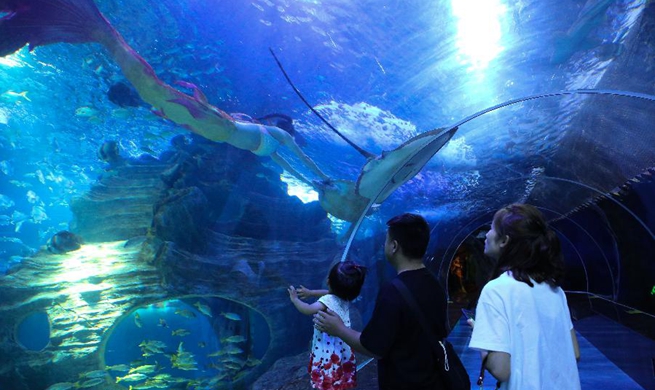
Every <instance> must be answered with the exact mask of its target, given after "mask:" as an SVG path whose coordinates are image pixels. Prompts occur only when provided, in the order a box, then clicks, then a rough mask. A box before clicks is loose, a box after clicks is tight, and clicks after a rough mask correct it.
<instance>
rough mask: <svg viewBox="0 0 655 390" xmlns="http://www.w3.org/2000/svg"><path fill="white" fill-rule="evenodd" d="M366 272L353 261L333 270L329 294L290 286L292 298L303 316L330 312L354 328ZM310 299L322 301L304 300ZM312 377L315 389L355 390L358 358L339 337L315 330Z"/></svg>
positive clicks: (341, 263) (325, 291)
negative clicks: (353, 314) (354, 303)
mask: <svg viewBox="0 0 655 390" xmlns="http://www.w3.org/2000/svg"><path fill="white" fill-rule="evenodd" d="M365 276H366V268H365V267H362V266H360V265H358V264H356V263H354V262H352V261H344V262H339V263H336V264H335V265H334V266H333V267H332V269H331V270H330V274H329V275H328V279H327V284H328V288H329V290H309V289H307V288H305V287H303V286H300V288H299V289H297V290H296V288H295V287H293V286H289V289H288V291H289V298H290V299H291V302H292V303H293V305H294V306H295V307H296V309H298V311H299V312H301V313H303V314H306V315H313V314H316V313H317V312H319V311H321V310H325V309H326V308H329V309H330V310H332V311H333V312H335V313H336V314H337V315H338V316H339V317H341V320H342V321H343V323H344V324H345V325H346V326H350V313H349V311H350V302H351V301H352V300H354V299H355V298H357V296H358V295H359V292H360V291H361V290H362V285H363V284H364V278H365ZM299 296H300V297H301V298H307V297H310V296H317V297H320V298H319V299H318V301H316V302H314V303H312V304H311V305H310V304H308V303H305V302H303V301H301V300H300V298H299ZM308 370H309V374H310V376H311V385H312V388H314V389H334V390H342V389H351V388H353V387H356V386H357V379H356V373H357V365H356V364H355V354H354V353H353V352H352V350H351V349H350V347H349V346H348V344H346V343H344V342H343V341H341V339H339V338H338V337H334V336H330V335H328V334H327V333H323V332H320V331H318V330H317V329H314V336H313V337H312V350H311V353H310V360H309V367H308Z"/></svg>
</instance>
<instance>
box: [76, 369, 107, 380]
mask: <svg viewBox="0 0 655 390" xmlns="http://www.w3.org/2000/svg"><path fill="white" fill-rule="evenodd" d="M106 375H107V372H105V370H93V371H87V372H85V373H82V374H80V378H87V379H90V378H105V376H106Z"/></svg>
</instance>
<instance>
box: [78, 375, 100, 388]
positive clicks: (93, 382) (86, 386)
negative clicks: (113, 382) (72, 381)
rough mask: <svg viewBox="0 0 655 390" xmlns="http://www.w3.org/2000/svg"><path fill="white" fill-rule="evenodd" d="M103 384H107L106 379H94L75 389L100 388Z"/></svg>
mask: <svg viewBox="0 0 655 390" xmlns="http://www.w3.org/2000/svg"><path fill="white" fill-rule="evenodd" d="M101 383H105V378H92V379H89V380H87V381H84V382H82V383H77V384H76V385H75V387H76V388H79V389H86V388H89V387H94V386H98V385H99V384H101Z"/></svg>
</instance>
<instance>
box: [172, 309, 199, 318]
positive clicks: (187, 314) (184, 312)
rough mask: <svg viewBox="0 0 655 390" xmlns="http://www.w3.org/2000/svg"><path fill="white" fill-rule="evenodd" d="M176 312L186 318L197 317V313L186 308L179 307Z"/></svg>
mask: <svg viewBox="0 0 655 390" xmlns="http://www.w3.org/2000/svg"><path fill="white" fill-rule="evenodd" d="M175 314H177V315H179V316H182V317H184V318H195V317H196V313H194V312H192V311H191V310H185V309H178V310H175Z"/></svg>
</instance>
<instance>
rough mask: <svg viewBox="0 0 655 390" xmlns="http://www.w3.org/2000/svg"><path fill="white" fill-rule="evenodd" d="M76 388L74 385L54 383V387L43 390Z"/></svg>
mask: <svg viewBox="0 0 655 390" xmlns="http://www.w3.org/2000/svg"><path fill="white" fill-rule="evenodd" d="M75 387H76V384H75V383H71V382H59V383H55V384H54V385H51V386H49V387H48V388H47V389H45V390H70V389H73V388H75Z"/></svg>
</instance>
